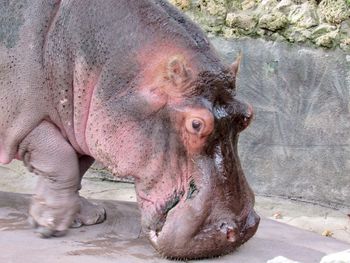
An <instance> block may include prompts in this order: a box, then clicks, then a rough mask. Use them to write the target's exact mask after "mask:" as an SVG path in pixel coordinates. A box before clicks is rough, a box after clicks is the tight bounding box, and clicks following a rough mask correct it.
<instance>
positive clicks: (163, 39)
mask: <svg viewBox="0 0 350 263" xmlns="http://www.w3.org/2000/svg"><path fill="white" fill-rule="evenodd" d="M0 22H1V23H0V88H1V93H0V105H1V112H0V163H9V162H10V161H11V160H13V159H15V158H16V159H19V160H22V161H23V162H24V164H25V165H26V166H27V167H28V169H29V170H31V171H33V172H35V173H36V174H38V175H39V182H38V185H37V189H36V192H35V195H34V197H33V201H32V204H31V207H30V215H31V221H32V223H33V225H34V226H35V227H36V228H37V231H38V232H39V233H40V234H41V235H42V236H43V237H50V236H59V235H63V234H65V232H66V230H67V229H68V227H69V226H72V225H73V226H81V225H83V224H84V225H90V224H95V223H100V222H102V221H103V220H104V219H105V211H104V209H103V208H101V207H97V206H95V205H93V204H90V203H89V202H87V201H86V200H85V199H83V198H81V197H80V196H79V194H78V191H79V189H80V181H81V178H82V176H83V174H84V173H85V171H86V170H87V169H88V167H89V166H90V165H91V163H92V162H93V160H94V159H96V160H98V161H100V162H102V163H103V164H104V165H106V166H108V167H109V168H110V169H111V170H112V171H113V172H115V173H118V174H119V175H131V176H134V177H135V181H136V192H137V197H138V203H139V206H140V209H141V213H142V225H143V228H144V231H145V233H146V234H147V235H148V237H149V239H150V241H151V242H152V245H153V246H154V247H155V248H156V249H157V250H158V251H159V252H160V253H161V254H163V255H165V256H168V257H172V258H201V257H210V256H217V255H222V254H225V253H228V252H231V251H233V250H234V249H235V248H236V247H237V246H239V245H241V244H242V243H244V242H245V241H246V240H248V239H249V238H250V237H251V236H252V235H253V234H254V233H255V231H256V229H257V226H258V223H259V217H258V216H257V215H256V214H255V212H254V210H253V205H254V196H253V194H252V191H251V189H250V188H249V186H248V184H247V182H246V180H245V178H244V174H243V172H242V169H241V167H240V163H239V159H238V155H237V140H238V134H239V132H240V131H242V130H243V129H244V128H246V127H247V126H248V124H249V122H250V120H251V118H252V110H251V107H250V106H248V105H246V104H244V103H241V102H239V101H237V100H236V99H235V98H234V89H235V75H236V72H237V68H238V65H237V64H234V65H233V66H232V67H230V66H228V65H224V64H222V62H221V61H220V59H219V58H218V56H217V55H216V53H215V52H214V51H213V49H212V47H211V45H210V44H209V43H208V41H207V39H206V37H205V36H204V34H203V33H202V32H201V31H200V30H199V29H198V28H197V27H196V26H195V25H194V24H192V23H191V22H189V21H188V20H187V19H186V18H184V17H183V16H182V15H181V14H180V13H179V12H178V11H177V10H176V9H174V8H173V7H171V6H169V5H168V4H167V3H165V2H164V1H163V0H103V1H97V0H95V1H93V0H75V1H68V0H66V1H64V0H63V1H59V0H46V1H43V0H32V1H29V0H16V1H15V0H7V1H5V0H0Z"/></svg>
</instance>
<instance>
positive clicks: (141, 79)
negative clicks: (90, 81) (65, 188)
mask: <svg viewBox="0 0 350 263" xmlns="http://www.w3.org/2000/svg"><path fill="white" fill-rule="evenodd" d="M146 57H147V54H146V55H145V57H142V56H140V57H139V58H138V59H139V62H138V63H139V64H138V69H137V75H136V76H134V77H133V78H132V79H133V80H132V81H129V82H128V80H123V81H124V82H128V85H129V86H130V87H132V88H128V89H124V90H122V91H120V92H118V93H117V94H116V95H114V93H116V92H114V93H113V92H110V93H108V92H106V91H103V89H102V88H100V90H99V91H95V93H96V96H93V99H92V103H91V110H90V116H89V120H88V127H90V128H89V129H88V130H87V132H86V136H87V143H88V146H89V150H90V152H91V154H92V155H93V156H95V158H96V159H97V160H99V161H101V162H102V163H104V164H106V165H107V166H108V167H109V168H110V169H111V170H113V171H114V172H115V173H117V174H119V175H129V176H133V177H134V178H135V184H136V193H137V199H138V204H139V207H140V210H141V215H142V227H143V230H144V232H145V233H146V235H147V236H148V238H149V240H150V241H151V243H152V245H153V246H154V247H155V249H156V250H157V251H159V252H160V253H161V254H162V255H164V256H166V257H169V258H187V259H191V258H203V257H212V256H219V255H223V254H226V253H229V252H231V251H233V250H234V249H235V248H236V247H238V246H239V245H241V244H242V243H244V242H245V241H247V240H248V239H249V238H250V237H252V236H253V235H254V233H255V232H256V229H257V226H258V224H259V217H258V216H257V215H256V213H255V212H254V210H253V206H254V195H253V193H252V190H251V189H250V187H249V186H248V184H247V182H246V179H245V177H244V174H243V171H242V168H241V165H240V161H239V158H238V154H237V141H238V136H239V133H240V132H241V131H242V130H243V129H245V128H246V127H247V126H248V125H249V123H250V120H251V119H252V115H253V112H252V108H251V107H250V106H249V105H247V104H245V103H242V102H240V101H238V100H237V99H235V96H234V94H235V77H236V72H237V68H238V65H237V63H234V64H233V65H232V66H228V65H227V66H226V65H222V64H221V62H220V63H218V64H217V65H218V66H216V67H211V68H210V69H208V68H207V67H205V66H200V65H199V64H198V63H197V64H196V63H195V62H193V61H192V60H190V59H188V58H186V57H185V56H183V55H179V54H177V53H176V52H175V53H174V54H169V52H167V53H166V54H165V55H163V56H159V57H157V56H156V55H154V54H153V56H152V60H153V61H150V60H149V59H148V60H147V63H146V62H144V63H143V61H146ZM212 64H215V63H212ZM125 72H126V74H127V70H126V71H125ZM128 72H130V71H128ZM100 85H101V87H103V86H104V85H102V84H100ZM97 89H98V87H97ZM101 94H109V95H108V98H107V99H106V97H104V96H106V95H101ZM101 98H104V99H101Z"/></svg>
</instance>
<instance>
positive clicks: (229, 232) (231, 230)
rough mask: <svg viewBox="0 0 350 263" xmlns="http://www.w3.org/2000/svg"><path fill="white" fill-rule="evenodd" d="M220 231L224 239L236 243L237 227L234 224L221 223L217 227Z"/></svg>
mask: <svg viewBox="0 0 350 263" xmlns="http://www.w3.org/2000/svg"><path fill="white" fill-rule="evenodd" d="M219 229H220V231H221V232H222V233H223V234H225V235H226V238H227V240H228V241H229V242H235V241H237V231H236V229H237V227H236V225H235V224H232V225H230V224H228V223H226V222H223V223H221V224H220V226H219Z"/></svg>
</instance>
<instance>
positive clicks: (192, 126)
mask: <svg viewBox="0 0 350 263" xmlns="http://www.w3.org/2000/svg"><path fill="white" fill-rule="evenodd" d="M203 128H204V121H203V120H202V119H200V118H190V119H188V120H187V121H186V129H187V131H189V132H190V133H193V134H198V133H201V132H202V131H203Z"/></svg>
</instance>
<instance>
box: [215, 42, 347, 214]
mask: <svg viewBox="0 0 350 263" xmlns="http://www.w3.org/2000/svg"><path fill="white" fill-rule="evenodd" d="M212 43H213V44H214V45H215V47H216V48H217V50H219V52H220V53H221V55H222V56H223V58H224V59H225V60H227V61H228V62H230V61H233V59H234V58H235V57H236V56H237V55H238V54H239V52H242V53H243V59H242V62H241V67H240V72H239V76H238V81H237V94H238V97H240V98H241V99H242V100H244V101H247V102H249V103H250V104H252V105H253V107H254V110H255V119H254V121H253V122H252V125H251V126H250V127H249V128H248V129H247V130H245V131H244V132H243V133H242V134H241V136H240V140H239V155H240V158H241V161H242V165H243V169H244V172H245V174H246V176H247V178H248V181H249V182H250V184H251V186H252V188H253V189H254V191H255V193H256V194H258V195H265V196H279V197H285V198H290V199H295V200H301V201H306V202H311V203H318V204H323V205H326V206H331V207H341V206H347V207H350V54H349V53H346V52H344V51H342V50H340V49H336V50H323V49H320V48H317V49H315V48H310V47H306V46H300V45H289V44H287V43H283V42H272V41H266V40H263V39H252V38H244V39H231V40H225V39H223V38H212Z"/></svg>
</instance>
